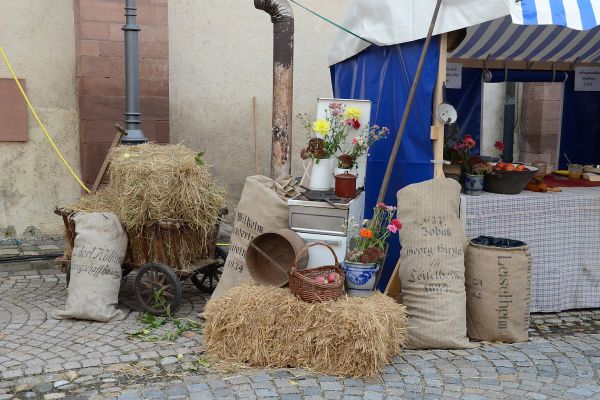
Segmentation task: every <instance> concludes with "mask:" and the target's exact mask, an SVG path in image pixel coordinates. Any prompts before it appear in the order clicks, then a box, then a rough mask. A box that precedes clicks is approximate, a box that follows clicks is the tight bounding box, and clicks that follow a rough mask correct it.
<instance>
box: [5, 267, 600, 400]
mask: <svg viewBox="0 0 600 400" xmlns="http://www.w3.org/2000/svg"><path fill="white" fill-rule="evenodd" d="M132 275H134V274H132ZM132 280H133V277H132V276H129V277H128V278H127V279H125V282H124V284H123V287H122V289H121V294H122V297H121V299H120V302H121V306H122V308H123V309H124V310H126V312H127V318H126V319H125V320H124V321H120V322H111V323H107V324H103V323H95V322H85V321H73V320H61V321H59V320H55V319H53V318H52V313H53V311H54V310H56V309H59V308H61V307H62V306H64V302H65V299H66V294H67V291H66V288H65V275H64V274H61V273H59V272H58V271H57V270H56V269H55V267H54V266H53V263H52V262H50V261H30V262H26V263H12V264H7V263H4V264H0V374H1V378H2V380H1V382H0V400H3V399H12V398H15V399H16V398H19V399H36V398H37V399H48V400H49V399H60V398H70V399H72V398H118V399H124V400H126V399H148V398H168V399H185V398H191V399H211V398H215V399H216V398H218V399H237V398H240V399H241V398H248V399H250V398H279V399H373V400H374V399H393V398H396V399H420V398H427V399H438V398H463V399H484V398H490V399H496V398H498V399H502V398H506V399H527V398H531V399H546V398H556V399H590V398H597V399H600V310H595V311H578V312H566V313H559V314H538V315H534V316H533V318H532V324H531V331H530V334H531V341H530V342H529V343H523V344H515V345H507V344H485V345H482V346H480V347H479V348H476V349H473V350H468V351H443V350H436V351H406V352H405V353H404V354H403V356H402V357H398V358H396V359H395V360H394V362H393V363H392V364H390V365H388V366H387V367H386V368H385V371H384V373H383V374H382V375H381V376H380V377H378V378H375V379H366V380H365V379H344V378H339V377H332V376H322V375H318V374H313V373H310V372H308V371H303V370H297V369H292V370H255V369H241V370H239V371H236V372H234V373H231V372H229V373H224V372H218V371H216V370H215V367H214V366H212V365H210V364H209V363H208V362H207V361H206V360H205V358H204V357H203V346H202V337H201V335H200V334H199V333H197V332H193V331H189V332H185V333H183V335H181V336H179V337H178V338H177V339H176V340H175V342H170V341H167V340H159V341H155V342H148V341H143V340H142V339H140V338H139V337H133V336H131V335H130V334H131V333H135V332H139V331H140V330H141V329H143V328H144V324H142V323H141V322H140V319H139V317H140V313H139V312H138V311H135V310H134V309H135V307H136V305H135V301H134V299H133V297H132V293H133V291H132V290H131V284H132ZM205 302H206V297H205V296H204V295H202V294H201V293H200V292H199V291H198V290H197V289H196V288H195V287H193V286H192V285H191V284H189V283H186V284H185V285H184V291H183V303H182V307H181V309H180V311H179V312H178V313H177V317H178V318H182V319H185V318H188V319H196V317H197V315H198V313H199V312H200V311H201V310H202V307H203V305H204V304H205ZM170 329H173V326H171V325H169V324H166V325H164V326H161V327H159V328H158V329H157V330H156V331H154V332H153V334H155V335H156V336H157V337H161V335H163V334H165V333H167V332H168V331H169V330H170Z"/></svg>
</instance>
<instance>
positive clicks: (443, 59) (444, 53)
mask: <svg viewBox="0 0 600 400" xmlns="http://www.w3.org/2000/svg"><path fill="white" fill-rule="evenodd" d="M447 43H448V37H447V34H445V33H444V34H442V35H441V37H440V61H439V64H438V76H437V80H436V83H435V89H434V92H433V104H432V106H433V107H432V111H433V112H432V113H431V114H432V115H431V140H432V145H433V158H434V160H435V161H443V160H444V124H443V123H442V121H440V119H439V118H438V116H437V108H438V106H439V105H440V104H442V102H443V101H444V82H445V81H446V63H447V57H448V48H447V46H448V45H447ZM434 176H435V177H438V176H442V177H443V176H444V165H443V164H442V163H441V162H439V163H436V164H435V167H434ZM400 289H401V282H400V262H398V263H396V267H395V268H394V272H392V276H391V277H390V280H389V282H388V284H387V286H386V288H385V291H384V293H385V294H387V295H388V296H390V297H391V298H393V299H397V298H398V295H399V294H400Z"/></svg>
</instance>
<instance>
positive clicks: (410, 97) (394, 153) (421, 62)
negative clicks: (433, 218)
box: [377, 0, 442, 202]
mask: <svg viewBox="0 0 600 400" xmlns="http://www.w3.org/2000/svg"><path fill="white" fill-rule="evenodd" d="M441 5H442V0H437V3H436V5H435V10H434V11H433V17H432V19H431V24H430V25H429V32H427V38H426V39H425V44H424V45H423V51H421V58H420V59H419V64H418V66H417V73H416V75H415V80H414V81H413V83H412V86H411V88H410V93H409V94H408V100H407V101H406V106H404V114H402V121H401V122H400V128H398V134H397V135H396V141H395V142H394V147H393V148H392V154H391V156H390V159H389V161H388V165H387V169H386V170H385V175H384V177H383V182H382V183H381V189H380V190H379V197H378V198H377V202H383V201H384V199H385V194H386V193H387V189H388V186H389V184H390V178H391V177H392V170H393V169H394V164H395V162H396V157H397V156H398V150H399V149H400V143H401V142H402V136H404V128H406V123H407V122H408V116H409V114H410V110H411V108H412V105H413V102H414V100H415V94H416V92H417V87H418V86H419V81H420V80H421V73H422V72H423V65H424V63H425V57H426V56H427V50H429V43H430V42H431V37H432V35H433V29H434V28H435V22H436V21H437V17H438V14H439V11H440V6H441Z"/></svg>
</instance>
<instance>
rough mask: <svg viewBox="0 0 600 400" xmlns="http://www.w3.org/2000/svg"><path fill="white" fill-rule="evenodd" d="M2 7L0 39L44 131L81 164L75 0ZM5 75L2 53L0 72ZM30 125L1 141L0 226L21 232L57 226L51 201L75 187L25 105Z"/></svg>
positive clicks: (67, 198) (69, 196)
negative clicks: (21, 138) (23, 137)
mask: <svg viewBox="0 0 600 400" xmlns="http://www.w3.org/2000/svg"><path fill="white" fill-rule="evenodd" d="M8 3H10V4H8ZM1 10H2V11H1V12H0V45H1V46H3V48H4V51H5V52H6V53H7V55H8V57H9V59H10V61H11V62H12V64H13V67H14V69H15V71H16V73H17V75H18V77H19V78H20V79H24V80H25V81H26V87H27V94H28V95H29V98H30V100H31V102H32V103H33V105H34V106H35V108H36V110H37V112H38V114H39V116H40V118H41V119H42V121H43V122H44V124H45V125H46V128H47V129H48V131H49V132H50V135H51V136H52V138H53V139H54V140H55V142H56V144H57V145H58V147H59V148H60V149H61V150H62V152H63V154H64V156H65V158H66V159H67V160H68V161H69V163H70V164H71V166H72V167H73V168H74V169H75V171H76V172H79V139H78V120H77V94H76V93H77V90H76V79H75V29H74V14H73V1H72V0H52V1H48V0H21V1H12V2H8V1H3V2H2V7H1ZM9 77H10V73H9V71H8V69H7V68H6V66H5V65H4V62H3V61H1V60H0V78H9ZM1 106H2V105H1V104H0V107H1ZM2 123H5V122H2ZM28 126H29V132H28V133H29V140H28V141H27V142H12V143H7V142H1V141H0V171H1V172H0V234H3V233H5V228H7V227H9V226H12V227H13V228H14V230H12V229H8V230H6V231H7V232H8V231H11V232H13V233H16V234H17V235H19V236H21V235H23V233H24V232H25V231H26V228H27V227H29V226H35V227H36V228H37V229H39V230H40V231H41V232H44V233H59V232H60V231H61V225H62V222H61V221H60V220H59V219H58V218H57V217H56V216H55V215H54V214H53V213H52V211H53V209H54V207H56V206H62V205H65V204H69V203H71V202H73V201H74V200H75V199H76V198H77V197H79V196H80V194H81V191H80V188H79V185H78V184H77V183H76V182H75V180H74V179H73V178H71V176H70V174H69V172H68V171H67V169H66V167H65V166H64V165H63V164H62V162H61V161H60V159H59V158H58V157H57V156H56V154H55V153H54V152H53V151H52V149H51V147H50V145H49V144H48V143H47V142H46V139H45V138H44V134H43V132H42V130H41V129H40V128H39V127H38V125H37V123H36V121H35V119H34V118H33V115H32V114H31V112H28ZM29 231H37V230H36V229H30V230H29ZM0 238H1V236H0Z"/></svg>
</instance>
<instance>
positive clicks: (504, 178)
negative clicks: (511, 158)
mask: <svg viewBox="0 0 600 400" xmlns="http://www.w3.org/2000/svg"><path fill="white" fill-rule="evenodd" d="M491 165H492V172H490V173H488V174H486V176H485V183H484V188H483V190H485V191H486V192H490V193H498V194H519V193H521V191H523V189H525V186H527V183H528V182H529V181H530V180H531V178H533V176H534V175H535V173H536V172H537V171H538V169H537V168H535V167H532V166H529V165H525V164H522V163H505V162H497V163H492V164H491Z"/></svg>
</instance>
